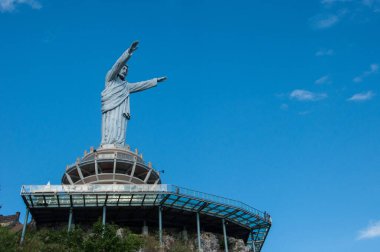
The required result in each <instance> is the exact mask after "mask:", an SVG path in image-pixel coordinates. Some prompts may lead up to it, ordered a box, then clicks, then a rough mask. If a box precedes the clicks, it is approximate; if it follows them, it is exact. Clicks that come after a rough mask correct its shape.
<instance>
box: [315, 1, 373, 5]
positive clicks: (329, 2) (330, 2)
mask: <svg viewBox="0 0 380 252" xmlns="http://www.w3.org/2000/svg"><path fill="white" fill-rule="evenodd" d="M369 1H370V0H369ZM345 2H352V0H322V1H321V4H326V5H328V4H335V3H345Z"/></svg>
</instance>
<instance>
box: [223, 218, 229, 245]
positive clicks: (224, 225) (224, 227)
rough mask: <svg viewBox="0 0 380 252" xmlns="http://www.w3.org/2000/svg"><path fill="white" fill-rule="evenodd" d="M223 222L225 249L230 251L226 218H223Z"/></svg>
mask: <svg viewBox="0 0 380 252" xmlns="http://www.w3.org/2000/svg"><path fill="white" fill-rule="evenodd" d="M222 223H223V236H224V251H226V252H228V241H227V231H226V221H225V220H224V219H222Z"/></svg>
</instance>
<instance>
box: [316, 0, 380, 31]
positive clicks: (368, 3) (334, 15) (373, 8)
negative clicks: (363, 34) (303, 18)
mask: <svg viewBox="0 0 380 252" xmlns="http://www.w3.org/2000/svg"><path fill="white" fill-rule="evenodd" d="M320 3H321V6H322V8H323V11H322V12H321V13H319V14H317V15H316V16H314V17H312V18H311V19H310V20H309V21H310V23H311V26H312V28H314V29H327V28H330V27H332V26H334V25H336V24H337V23H339V22H341V21H343V20H351V21H353V20H359V21H360V22H363V20H367V21H368V20H370V16H369V15H368V13H369V12H372V13H375V14H377V13H379V10H380V0H321V1H320ZM363 14H364V15H363Z"/></svg>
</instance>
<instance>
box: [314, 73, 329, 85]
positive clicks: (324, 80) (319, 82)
mask: <svg viewBox="0 0 380 252" xmlns="http://www.w3.org/2000/svg"><path fill="white" fill-rule="evenodd" d="M314 83H315V84H317V85H322V84H331V83H332V81H331V79H330V76H329V75H325V76H322V77H321V78H319V79H318V80H316V81H315V82H314Z"/></svg>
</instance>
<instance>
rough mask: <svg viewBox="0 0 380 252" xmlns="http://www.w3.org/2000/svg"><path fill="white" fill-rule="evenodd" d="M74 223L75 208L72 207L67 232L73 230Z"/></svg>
mask: <svg viewBox="0 0 380 252" xmlns="http://www.w3.org/2000/svg"><path fill="white" fill-rule="evenodd" d="M72 223H73V208H72V207H70V213H69V223H68V225H67V232H70V231H71V224H72Z"/></svg>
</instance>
